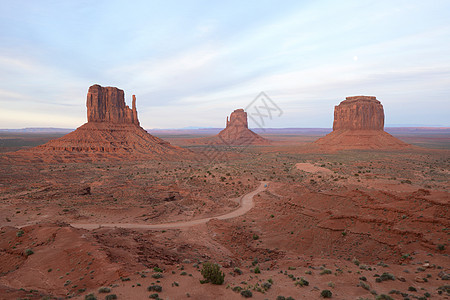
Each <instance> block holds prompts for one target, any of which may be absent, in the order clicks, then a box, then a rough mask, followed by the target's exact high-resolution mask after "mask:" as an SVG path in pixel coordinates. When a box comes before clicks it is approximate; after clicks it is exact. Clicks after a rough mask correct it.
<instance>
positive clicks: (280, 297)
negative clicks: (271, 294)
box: [277, 296, 286, 300]
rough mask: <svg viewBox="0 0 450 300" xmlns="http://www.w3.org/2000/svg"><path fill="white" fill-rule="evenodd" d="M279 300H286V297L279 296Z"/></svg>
mask: <svg viewBox="0 0 450 300" xmlns="http://www.w3.org/2000/svg"><path fill="white" fill-rule="evenodd" d="M277 300H286V297H284V296H277Z"/></svg>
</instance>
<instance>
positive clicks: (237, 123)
mask: <svg viewBox="0 0 450 300" xmlns="http://www.w3.org/2000/svg"><path fill="white" fill-rule="evenodd" d="M230 127H238V128H239V127H240V128H248V121H247V113H246V112H245V111H244V110H243V109H242V108H239V109H235V110H234V111H233V112H232V113H231V115H230V118H229V119H228V117H227V126H226V128H230Z"/></svg>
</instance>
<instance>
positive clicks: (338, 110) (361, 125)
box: [315, 96, 410, 150]
mask: <svg viewBox="0 0 450 300" xmlns="http://www.w3.org/2000/svg"><path fill="white" fill-rule="evenodd" d="M315 143H316V144H318V145H320V146H321V147H322V148H323V149H325V150H345V149H402V148H405V147H410V145H409V144H407V143H404V142H402V141H401V140H399V139H397V138H395V137H393V136H392V135H390V134H389V133H387V132H385V131H384V109H383V105H382V104H381V102H380V101H378V100H377V99H376V97H372V96H354V97H347V98H346V99H345V100H344V101H342V102H341V103H340V104H339V105H337V106H335V107H334V122H333V132H331V133H329V134H327V135H326V136H324V137H322V138H320V139H318V140H317V141H315Z"/></svg>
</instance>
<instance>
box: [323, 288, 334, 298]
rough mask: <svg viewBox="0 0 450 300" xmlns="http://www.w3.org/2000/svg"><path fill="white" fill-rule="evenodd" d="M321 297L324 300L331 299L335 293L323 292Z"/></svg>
mask: <svg viewBox="0 0 450 300" xmlns="http://www.w3.org/2000/svg"><path fill="white" fill-rule="evenodd" d="M320 296H321V297H322V298H331V297H332V296H333V293H332V292H331V291H330V290H323V291H322V292H320Z"/></svg>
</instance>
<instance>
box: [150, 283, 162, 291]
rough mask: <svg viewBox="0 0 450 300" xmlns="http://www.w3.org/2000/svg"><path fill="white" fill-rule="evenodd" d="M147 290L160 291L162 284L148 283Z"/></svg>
mask: <svg viewBox="0 0 450 300" xmlns="http://www.w3.org/2000/svg"><path fill="white" fill-rule="evenodd" d="M147 291H149V292H158V293H161V292H162V286H160V285H156V284H153V285H150V286H149V287H147Z"/></svg>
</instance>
